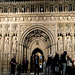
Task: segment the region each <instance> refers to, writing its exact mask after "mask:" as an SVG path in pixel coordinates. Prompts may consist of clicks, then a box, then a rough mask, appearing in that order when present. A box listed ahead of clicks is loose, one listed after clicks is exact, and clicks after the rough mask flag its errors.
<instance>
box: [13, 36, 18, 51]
mask: <svg viewBox="0 0 75 75" xmlns="http://www.w3.org/2000/svg"><path fill="white" fill-rule="evenodd" d="M16 51H17V40H16V38H14V37H13V52H16Z"/></svg>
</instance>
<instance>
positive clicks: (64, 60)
mask: <svg viewBox="0 0 75 75" xmlns="http://www.w3.org/2000/svg"><path fill="white" fill-rule="evenodd" d="M66 55H67V52H66V51H64V53H63V55H62V57H61V61H62V67H63V68H62V75H65V74H66V64H67V60H66Z"/></svg>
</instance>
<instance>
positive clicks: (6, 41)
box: [4, 38, 9, 52]
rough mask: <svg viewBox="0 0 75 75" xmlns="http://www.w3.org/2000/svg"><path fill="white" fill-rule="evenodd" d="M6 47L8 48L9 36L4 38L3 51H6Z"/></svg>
mask: <svg viewBox="0 0 75 75" xmlns="http://www.w3.org/2000/svg"><path fill="white" fill-rule="evenodd" d="M8 48H9V38H5V43H4V51H5V52H7V51H8Z"/></svg>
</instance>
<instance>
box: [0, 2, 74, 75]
mask: <svg viewBox="0 0 75 75" xmlns="http://www.w3.org/2000/svg"><path fill="white" fill-rule="evenodd" d="M37 3H38V4H39V6H37V5H36V4H37ZM40 3H42V4H44V5H45V6H46V7H45V8H44V9H45V10H44V11H43V12H42V11H40V9H38V8H40ZM59 3H61V2H59ZM59 3H58V2H57V4H55V9H54V11H53V12H50V10H49V8H48V6H49V5H50V4H49V2H46V3H45V2H43V1H42V2H40V1H39V2H36V1H35V2H29V1H28V2H6V3H0V75H5V74H6V73H10V65H9V62H10V60H11V58H12V57H13V56H14V55H16V60H17V62H19V63H20V62H21V63H22V61H23V57H25V56H27V59H28V61H29V67H28V68H29V69H30V59H31V56H32V53H33V51H34V50H35V49H36V48H39V49H40V50H41V51H42V53H43V55H44V59H46V60H47V57H48V55H50V54H51V53H52V54H53V55H55V52H57V51H58V52H59V54H61V52H63V51H64V50H66V51H67V52H68V54H69V55H70V56H71V57H72V59H74V60H75V10H72V11H70V12H69V11H67V5H66V4H65V11H62V12H59V11H58V4H59ZM70 3H72V2H70ZM26 4H27V7H26V8H27V9H26V10H25V11H26V12H24V8H22V6H23V5H26ZM30 4H35V5H34V6H35V8H36V10H34V12H31V10H30V7H31V6H30ZM53 4H54V2H53ZM68 4H69V2H68ZM72 4H73V3H72ZM4 5H6V6H7V7H9V9H8V10H9V11H8V12H6V13H5V12H4V11H6V10H4V8H3V7H4ZM16 5H18V6H16ZM47 5H48V6H47ZM1 6H3V7H1ZM13 6H15V7H17V8H15V9H16V10H14V9H13V11H12V9H10V8H11V7H12V8H13ZM19 7H20V8H19ZM21 8H22V10H23V11H21ZM74 9H75V5H74Z"/></svg>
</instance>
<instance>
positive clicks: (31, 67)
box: [30, 48, 44, 72]
mask: <svg viewBox="0 0 75 75" xmlns="http://www.w3.org/2000/svg"><path fill="white" fill-rule="evenodd" d="M35 54H37V55H38V56H39V72H42V71H43V61H44V56H43V52H42V51H41V50H40V49H39V48H36V49H35V50H34V51H33V52H32V56H31V63H30V71H31V72H34V69H35V66H34V56H35Z"/></svg>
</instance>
